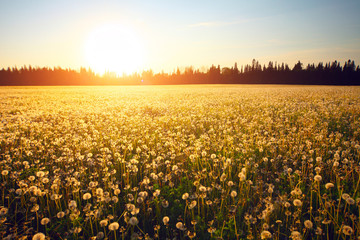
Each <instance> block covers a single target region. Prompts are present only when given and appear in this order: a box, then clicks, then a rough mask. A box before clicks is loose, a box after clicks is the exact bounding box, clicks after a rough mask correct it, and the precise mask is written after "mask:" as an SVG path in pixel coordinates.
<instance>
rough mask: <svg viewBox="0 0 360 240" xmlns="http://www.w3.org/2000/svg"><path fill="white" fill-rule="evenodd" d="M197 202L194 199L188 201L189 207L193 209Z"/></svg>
mask: <svg viewBox="0 0 360 240" xmlns="http://www.w3.org/2000/svg"><path fill="white" fill-rule="evenodd" d="M196 204H197V202H196V201H195V200H194V201H192V202H191V203H190V205H189V209H193V208H194V207H195V206H196Z"/></svg>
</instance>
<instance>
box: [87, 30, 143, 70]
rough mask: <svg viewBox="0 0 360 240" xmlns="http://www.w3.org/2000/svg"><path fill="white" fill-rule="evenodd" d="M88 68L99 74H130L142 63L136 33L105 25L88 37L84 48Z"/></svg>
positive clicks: (140, 44)
mask: <svg viewBox="0 0 360 240" xmlns="http://www.w3.org/2000/svg"><path fill="white" fill-rule="evenodd" d="M84 54H85V59H86V61H87V63H88V65H89V67H90V68H91V69H92V70H93V71H95V72H96V73H99V74H104V73H105V72H111V73H116V74H118V75H121V74H123V73H127V74H129V73H132V72H135V71H137V70H139V69H140V68H141V66H142V64H143V61H144V48H143V44H142V43H141V41H140V38H139V36H138V35H137V34H136V32H135V31H134V30H133V29H131V28H129V27H125V26H122V25H119V24H105V25H101V26H99V27H97V28H95V29H94V30H93V31H92V32H90V34H89V35H88V37H87V39H86V42H85V46H84Z"/></svg>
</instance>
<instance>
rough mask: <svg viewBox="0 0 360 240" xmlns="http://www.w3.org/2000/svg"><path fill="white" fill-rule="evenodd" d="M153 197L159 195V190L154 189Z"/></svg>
mask: <svg viewBox="0 0 360 240" xmlns="http://www.w3.org/2000/svg"><path fill="white" fill-rule="evenodd" d="M153 195H154V197H158V196H159V195H160V189H156V190H155V192H154V193H153Z"/></svg>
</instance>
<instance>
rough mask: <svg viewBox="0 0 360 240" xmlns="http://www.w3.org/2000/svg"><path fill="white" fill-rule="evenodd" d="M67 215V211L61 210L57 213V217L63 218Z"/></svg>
mask: <svg viewBox="0 0 360 240" xmlns="http://www.w3.org/2000/svg"><path fill="white" fill-rule="evenodd" d="M64 216H65V212H63V211H61V212H58V213H57V214H56V217H57V218H63V217H64Z"/></svg>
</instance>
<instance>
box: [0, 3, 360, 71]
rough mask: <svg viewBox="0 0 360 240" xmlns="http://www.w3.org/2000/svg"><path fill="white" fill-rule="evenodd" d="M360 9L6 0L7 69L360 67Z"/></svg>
mask: <svg viewBox="0 0 360 240" xmlns="http://www.w3.org/2000/svg"><path fill="white" fill-rule="evenodd" d="M359 13H360V1H359V0H343V1H339V0H336V1H334V0H316V1H315V0H301V1H293V0H272V1H269V0H252V1H250V0H245V1H242V0H234V1H230V0H223V1H219V0H216V1H210V0H206V1H201V0H197V1H196V0H181V1H175V0H174V1H171V0H164V1H160V0H158V1H155V0H154V1H150V0H132V1H122V0H117V1H115V0H114V1H110V0H103V1H100V0H98V1H92V0H76V1H74V0H52V1H49V0H44V1H42V0H32V1H28V0H23V1H20V0H11V1H10V0H9V1H7V0H0V68H7V67H8V66H10V67H11V66H15V65H16V66H18V67H20V66H23V65H33V66H40V67H43V66H49V67H53V66H60V67H64V68H67V67H70V68H74V69H79V68H80V67H81V66H83V67H89V66H90V67H92V68H94V69H96V71H98V72H101V71H104V70H105V69H108V70H110V71H117V72H120V71H126V72H130V71H140V70H142V69H150V68H152V69H153V70H154V71H155V72H160V71H162V70H164V71H165V72H172V71H173V70H175V69H176V67H177V66H179V67H181V68H183V67H186V66H194V67H195V68H200V69H201V68H203V69H204V68H207V67H210V66H211V64H215V65H217V64H220V65H221V66H222V67H225V66H228V67H230V66H233V64H234V63H235V62H237V63H238V65H239V66H241V65H243V64H250V63H251V60H252V59H253V58H255V59H257V60H259V62H260V63H261V64H267V63H268V62H269V61H270V60H271V61H277V62H285V63H288V64H289V66H290V67H293V65H294V64H295V62H297V60H301V61H302V62H303V63H304V64H307V63H318V62H320V61H322V62H329V61H333V60H338V61H340V62H341V64H343V63H344V61H345V60H348V59H352V60H355V64H357V65H358V64H360V14H359ZM118 65H121V67H118V68H117V67H116V66H118Z"/></svg>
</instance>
